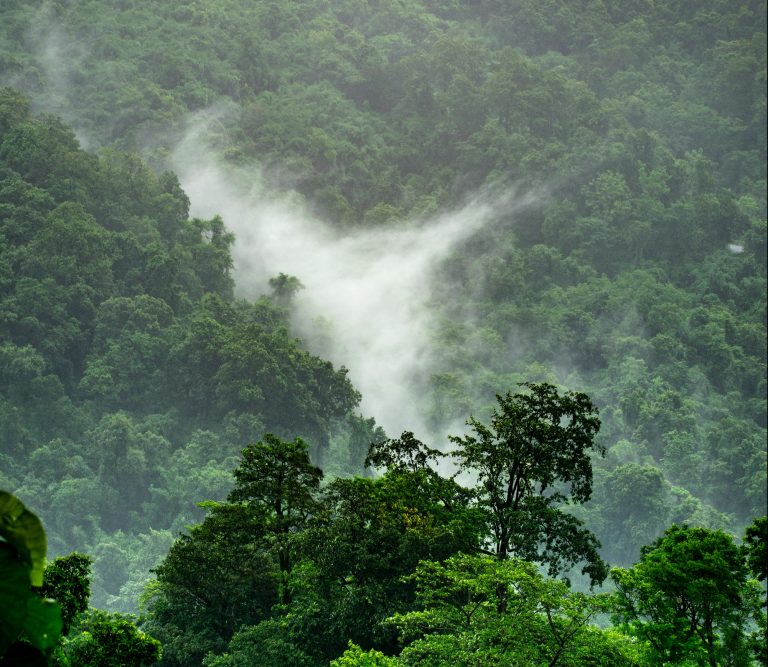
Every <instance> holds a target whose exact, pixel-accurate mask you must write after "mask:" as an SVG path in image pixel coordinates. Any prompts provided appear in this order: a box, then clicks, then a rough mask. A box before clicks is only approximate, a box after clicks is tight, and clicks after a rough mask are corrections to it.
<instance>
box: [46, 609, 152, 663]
mask: <svg viewBox="0 0 768 667" xmlns="http://www.w3.org/2000/svg"><path fill="white" fill-rule="evenodd" d="M73 630H74V631H73V632H72V633H70V637H69V638H68V639H65V640H64V643H63V645H62V649H61V651H62V654H63V655H62V654H60V655H59V656H58V659H59V664H60V665H62V667H66V666H69V665H72V667H74V665H78V667H80V666H81V667H150V665H155V664H157V662H158V661H159V660H160V657H161V655H162V651H161V647H160V642H158V641H157V640H156V639H153V638H152V637H150V636H149V635H147V634H146V633H144V632H142V631H140V630H139V629H138V628H137V627H136V623H135V618H133V617H131V616H125V615H122V614H115V613H113V614H110V613H107V612H104V611H99V610H97V609H94V610H91V611H89V612H86V613H84V614H82V615H81V616H80V617H79V619H78V621H77V623H76V624H75V626H74V628H73Z"/></svg>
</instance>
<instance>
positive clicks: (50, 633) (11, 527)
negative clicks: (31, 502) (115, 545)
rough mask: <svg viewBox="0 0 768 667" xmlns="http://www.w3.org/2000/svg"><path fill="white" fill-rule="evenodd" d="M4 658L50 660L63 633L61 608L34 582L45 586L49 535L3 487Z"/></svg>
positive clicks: (0, 646)
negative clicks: (39, 590)
mask: <svg viewBox="0 0 768 667" xmlns="http://www.w3.org/2000/svg"><path fill="white" fill-rule="evenodd" d="M0 538H1V539H0V582H1V583H0V610H2V612H0V659H3V657H4V659H3V664H10V665H14V664H25V663H24V661H27V662H28V663H35V664H46V660H45V659H44V656H46V655H49V654H50V652H51V649H52V648H53V647H54V646H55V645H56V643H57V642H58V640H59V635H60V634H61V632H62V614H61V609H60V607H59V605H58V604H56V602H54V601H53V600H50V599H46V598H42V597H41V596H39V595H36V594H35V592H33V587H34V588H38V587H40V586H41V585H43V567H44V564H45V552H46V539H45V531H44V530H43V526H42V524H41V523H40V520H39V519H38V518H37V516H36V515H35V514H33V513H32V512H30V511H29V510H28V509H27V508H26V507H24V505H23V503H22V502H21V501H20V500H19V499H18V498H16V497H15V496H14V495H12V494H10V493H8V492H7V491H0Z"/></svg>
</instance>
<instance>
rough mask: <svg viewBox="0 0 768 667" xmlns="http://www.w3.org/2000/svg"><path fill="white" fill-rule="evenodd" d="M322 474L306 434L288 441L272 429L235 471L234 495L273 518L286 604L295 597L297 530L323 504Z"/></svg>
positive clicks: (270, 526) (270, 531)
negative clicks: (291, 580) (319, 497)
mask: <svg viewBox="0 0 768 667" xmlns="http://www.w3.org/2000/svg"><path fill="white" fill-rule="evenodd" d="M322 478H323V471H322V470H320V468H316V467H315V466H313V465H312V463H311V462H310V460H309V447H308V446H307V444H306V443H305V442H304V441H303V440H302V439H301V438H296V439H295V440H294V441H293V442H285V441H283V440H280V438H277V437H275V436H274V435H272V434H270V433H267V434H266V435H265V436H264V440H263V441H262V442H257V443H256V444H254V445H250V446H249V447H246V448H245V449H244V450H243V460H242V461H241V462H240V465H239V466H238V467H237V469H236V470H235V480H236V482H235V488H234V489H233V490H232V492H231V493H230V494H229V498H228V500H229V501H230V502H243V503H245V504H246V505H247V506H248V507H249V508H251V509H253V510H256V511H257V512H259V513H264V515H265V516H266V517H267V518H266V524H265V529H266V531H267V533H268V534H269V535H270V536H271V539H272V540H273V545H274V549H275V551H276V553H277V559H278V564H279V568H280V582H279V588H280V599H281V601H282V602H283V603H284V604H287V603H288V602H289V601H290V592H289V577H290V574H291V568H292V566H293V556H292V548H291V547H292V545H291V540H290V537H291V533H293V532H295V531H296V530H297V529H299V528H301V527H303V526H305V525H306V524H307V521H308V520H309V518H310V517H311V516H312V515H313V514H314V513H315V512H316V511H317V509H318V508H319V504H318V500H317V497H316V495H317V491H318V490H319V488H320V480H321V479H322Z"/></svg>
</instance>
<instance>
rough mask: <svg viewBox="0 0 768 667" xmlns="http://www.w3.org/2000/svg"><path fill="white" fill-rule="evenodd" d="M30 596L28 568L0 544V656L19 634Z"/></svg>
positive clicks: (9, 549)
mask: <svg viewBox="0 0 768 667" xmlns="http://www.w3.org/2000/svg"><path fill="white" fill-rule="evenodd" d="M31 594H32V593H31V591H30V590H29V566H28V565H27V564H26V563H25V562H24V561H22V560H21V559H20V558H19V557H18V555H17V554H16V552H15V551H14V550H13V549H12V548H11V547H10V546H9V545H7V544H2V543H0V656H2V655H4V654H5V652H6V651H7V650H8V647H9V646H10V645H11V644H13V642H15V641H16V639H17V638H18V636H19V634H20V633H21V630H22V628H23V627H24V620H25V619H26V616H27V604H26V600H27V597H28V596H30V595H31Z"/></svg>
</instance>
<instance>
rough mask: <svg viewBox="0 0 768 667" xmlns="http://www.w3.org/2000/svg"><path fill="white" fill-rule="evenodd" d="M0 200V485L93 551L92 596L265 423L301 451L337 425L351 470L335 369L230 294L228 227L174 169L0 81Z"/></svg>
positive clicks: (164, 537) (345, 400)
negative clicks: (94, 133)
mask: <svg viewBox="0 0 768 667" xmlns="http://www.w3.org/2000/svg"><path fill="white" fill-rule="evenodd" d="M0 202H1V203H0V275H2V280H1V281H0V312H1V313H2V319H1V324H0V457H2V458H1V460H2V470H1V472H0V486H1V487H4V488H11V489H15V490H16V491H17V492H18V493H19V494H20V495H22V496H23V497H25V498H26V499H28V501H29V502H30V504H31V505H32V506H33V507H34V508H35V510H36V511H37V512H39V513H40V515H41V516H42V517H43V519H44V521H45V522H46V525H47V526H48V529H49V532H50V534H51V538H52V539H51V546H52V549H53V550H54V552H55V553H66V552H69V551H71V550H73V549H75V548H79V549H87V550H88V551H89V552H91V553H94V554H95V555H96V557H97V565H96V570H95V573H96V576H97V578H96V581H95V585H96V590H97V592H98V593H99V596H98V597H97V599H98V600H99V601H100V603H102V604H103V603H104V602H105V594H106V593H108V594H111V595H113V596H118V595H120V590H121V587H122V586H123V584H125V583H126V581H127V579H128V577H129V574H130V573H131V571H132V568H133V564H132V563H131V561H134V563H135V564H136V568H137V569H136V570H135V571H134V572H133V576H136V577H139V578H138V579H137V580H136V581H134V584H135V586H140V585H141V583H142V581H143V579H144V578H145V577H146V575H147V572H146V570H147V568H148V567H149V566H151V564H152V562H151V561H152V559H156V558H157V557H159V555H160V554H161V553H162V552H163V551H164V550H165V549H167V546H168V545H169V544H170V541H171V539H172V534H173V533H172V532H170V529H171V527H173V530H177V529H178V528H180V527H182V526H184V525H186V524H188V523H189V522H190V520H192V519H193V518H194V517H196V516H199V510H197V509H196V508H195V507H194V503H195V502H196V501H197V500H201V499H205V498H208V497H212V498H223V497H224V495H226V492H227V490H228V487H229V480H228V475H229V470H230V469H231V467H232V465H231V460H232V459H231V457H232V456H233V455H235V454H236V453H237V452H238V451H239V450H240V449H241V448H242V447H243V446H244V445H245V444H247V443H248V442H250V441H252V440H253V439H254V438H257V437H259V436H260V435H261V434H262V433H263V432H264V430H265V429H269V430H273V431H275V432H277V433H285V434H288V433H299V434H302V435H304V436H305V437H307V438H309V439H310V440H311V441H312V443H313V445H314V452H315V455H316V457H317V458H318V460H319V459H320V458H321V457H322V455H323V453H324V452H326V451H327V450H328V447H329V443H330V440H331V438H332V436H333V435H334V434H336V433H341V432H343V433H348V432H354V433H356V434H357V439H358V441H357V449H355V447H354V446H353V447H352V449H351V450H350V449H345V447H346V445H347V444H348V441H349V438H348V437H346V436H342V437H341V438H340V440H339V442H338V443H337V445H338V447H337V448H336V450H335V455H336V460H337V461H339V462H340V465H341V466H342V467H343V466H344V465H350V466H352V467H359V466H360V465H361V461H362V458H363V457H364V456H365V451H366V440H367V439H370V438H371V437H372V436H371V435H370V432H371V428H372V424H371V423H369V422H366V421H365V420H362V419H361V418H358V417H355V416H354V414H353V412H352V411H353V410H354V408H355V406H356V405H357V403H358V400H359V395H358V394H357V392H356V391H355V390H354V389H353V388H352V386H351V385H350V383H349V381H348V380H347V378H346V371H345V370H344V369H341V370H335V369H334V368H333V367H332V366H331V364H330V363H328V362H326V361H323V360H320V359H318V358H316V357H313V356H311V355H310V354H308V353H307V352H306V351H304V350H303V349H301V347H300V345H299V343H298V342H297V341H296V340H295V339H293V338H292V337H291V336H290V335H289V334H288V332H287V323H286V321H285V314H284V311H283V309H282V307H281V306H279V305H275V304H274V303H272V302H270V301H269V300H266V299H265V300H262V301H260V302H258V303H256V304H248V303H243V302H236V301H234V300H233V297H232V279H231V277H230V268H231V263H232V262H231V258H230V255H229V247H230V244H231V243H232V236H231V235H230V234H228V233H227V232H226V231H225V230H224V227H223V223H222V221H221V219H219V218H214V219H212V220H198V219H189V217H188V206H189V202H188V201H187V198H186V196H185V195H184V193H183V192H182V191H181V189H180V187H179V184H178V181H177V179H176V177H175V176H173V175H172V174H170V173H164V174H162V175H160V176H156V175H155V174H154V173H153V172H152V171H151V170H150V169H149V168H148V167H146V166H145V165H144V164H143V163H142V162H141V161H140V160H139V159H138V158H137V157H134V156H131V155H128V154H124V153H119V152H114V151H105V152H103V153H102V154H100V155H99V156H98V157H97V156H94V155H92V154H89V153H86V152H84V151H83V150H81V149H80V148H79V146H78V144H77V141H76V139H75V138H74V135H73V133H72V131H71V130H69V129H68V128H66V127H65V126H63V125H62V123H61V122H60V121H59V120H57V119H55V118H53V117H50V116H39V117H33V116H31V115H30V112H29V103H28V101H27V100H26V99H25V98H23V97H22V96H20V95H18V94H17V93H15V92H13V91H11V90H9V89H6V90H4V91H2V92H0ZM158 531H159V532H158ZM147 559H149V561H150V562H147ZM135 586H134V590H132V591H131V592H130V593H129V594H127V596H126V598H125V599H124V600H116V601H115V604H116V605H118V606H121V605H127V606H128V607H132V606H133V605H134V604H135V599H134V596H135V593H136V589H135Z"/></svg>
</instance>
